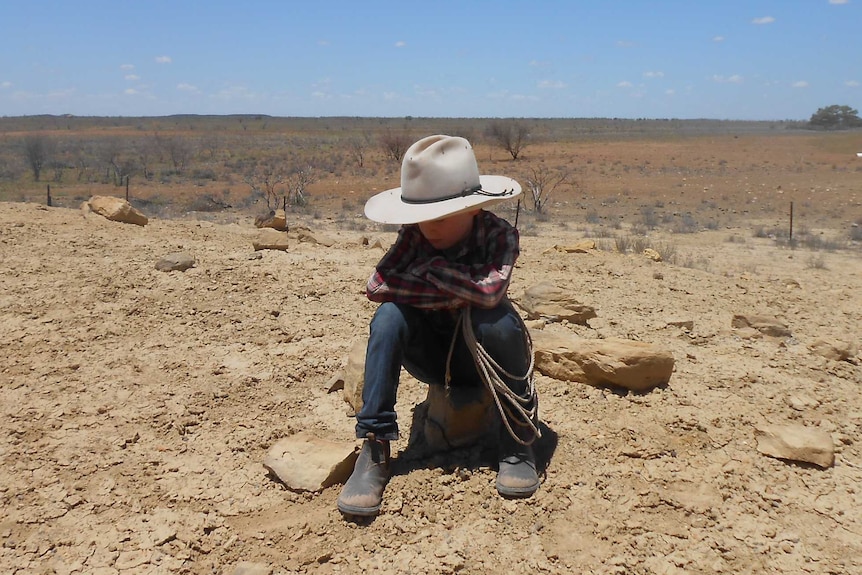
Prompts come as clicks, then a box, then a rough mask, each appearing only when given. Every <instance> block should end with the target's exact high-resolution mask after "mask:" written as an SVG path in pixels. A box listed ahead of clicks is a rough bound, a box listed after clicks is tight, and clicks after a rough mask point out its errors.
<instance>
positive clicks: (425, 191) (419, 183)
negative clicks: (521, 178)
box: [365, 135, 521, 224]
mask: <svg viewBox="0 0 862 575" xmlns="http://www.w3.org/2000/svg"><path fill="white" fill-rule="evenodd" d="M520 193H521V185H520V184H518V182H516V181H515V180H513V179H512V178H509V177H507V176H489V175H480V174H479V166H478V164H477V163H476V156H475V154H474V153H473V147H472V146H470V142H468V141H467V140H465V139H464V138H459V137H455V136H443V135H436V136H428V137H427V138H422V139H421V140H419V141H418V142H416V143H415V144H413V145H412V146H410V147H409V148H408V149H407V152H405V154H404V160H403V161H402V163H401V187H398V188H393V189H391V190H386V191H385V192H380V193H379V194H377V195H375V196H372V197H371V198H370V199H369V200H368V201H367V202H366V203H365V215H366V216H367V217H368V218H369V219H372V220H374V221H376V222H380V223H384V224H416V223H419V222H428V221H431V220H439V219H440V218H445V217H448V216H453V215H455V214H458V213H461V212H466V211H469V210H474V209H477V208H479V207H483V206H488V205H490V204H495V203H498V202H502V201H505V200H509V199H512V198H514V197H515V196H517V195H518V194H520Z"/></svg>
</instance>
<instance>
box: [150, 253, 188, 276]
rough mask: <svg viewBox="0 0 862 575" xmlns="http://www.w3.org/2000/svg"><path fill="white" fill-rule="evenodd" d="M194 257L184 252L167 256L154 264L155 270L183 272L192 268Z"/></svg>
mask: <svg viewBox="0 0 862 575" xmlns="http://www.w3.org/2000/svg"><path fill="white" fill-rule="evenodd" d="M194 265H195V257H194V256H193V255H191V254H189V253H186V252H176V253H172V254H168V255H166V256H164V257H163V258H161V259H160V260H159V261H157V262H156V269H157V270H159V271H160V272H177V271H179V272H184V271H186V270H187V269H189V268H192V267H194Z"/></svg>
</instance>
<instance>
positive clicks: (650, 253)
mask: <svg viewBox="0 0 862 575" xmlns="http://www.w3.org/2000/svg"><path fill="white" fill-rule="evenodd" d="M643 253H644V256H646V258H647V259H650V260H652V261H654V262H660V261H662V257H661V254H660V253H658V252H657V251H656V250H654V249H652V248H647V249H645V250H644V252H643Z"/></svg>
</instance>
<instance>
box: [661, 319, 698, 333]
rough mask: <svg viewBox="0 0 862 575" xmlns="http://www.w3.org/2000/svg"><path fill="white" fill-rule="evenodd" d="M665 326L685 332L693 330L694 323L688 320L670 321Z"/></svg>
mask: <svg viewBox="0 0 862 575" xmlns="http://www.w3.org/2000/svg"><path fill="white" fill-rule="evenodd" d="M667 325H669V326H672V327H678V328H680V329H684V330H686V331H691V330H693V329H694V321H692V320H690V319H672V320H668V322H667Z"/></svg>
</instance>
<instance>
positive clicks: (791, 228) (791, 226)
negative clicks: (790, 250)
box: [789, 202, 793, 243]
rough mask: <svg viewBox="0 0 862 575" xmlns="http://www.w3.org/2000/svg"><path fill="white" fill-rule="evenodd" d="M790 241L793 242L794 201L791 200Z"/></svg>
mask: <svg viewBox="0 0 862 575" xmlns="http://www.w3.org/2000/svg"><path fill="white" fill-rule="evenodd" d="M789 242H791V243H792V242H793V202H790V238H789Z"/></svg>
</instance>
